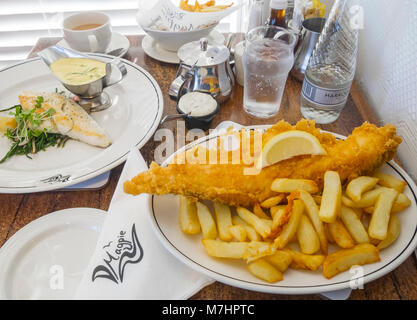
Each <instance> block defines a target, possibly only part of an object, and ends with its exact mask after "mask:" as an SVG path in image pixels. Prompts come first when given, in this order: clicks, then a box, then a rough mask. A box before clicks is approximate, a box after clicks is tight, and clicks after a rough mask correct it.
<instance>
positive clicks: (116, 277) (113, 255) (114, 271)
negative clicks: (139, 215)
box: [91, 224, 143, 284]
mask: <svg viewBox="0 0 417 320" xmlns="http://www.w3.org/2000/svg"><path fill="white" fill-rule="evenodd" d="M103 250H104V251H105V254H104V255H105V258H104V259H103V262H104V263H103V264H101V265H98V266H97V267H96V268H95V269H94V270H93V274H92V279H91V280H92V282H94V281H95V280H97V279H98V278H102V279H108V280H110V281H113V282H114V283H117V284H119V283H122V282H123V279H124V275H125V270H126V266H127V265H128V264H137V263H139V262H140V261H141V260H142V259H143V249H142V246H141V245H140V242H139V239H138V236H137V233H136V227H135V224H133V226H132V230H131V233H130V239H129V237H128V235H127V232H126V231H120V233H119V235H118V236H117V239H116V240H115V241H110V242H109V243H108V244H107V245H105V246H104V247H103Z"/></svg>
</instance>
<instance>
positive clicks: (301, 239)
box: [297, 214, 320, 254]
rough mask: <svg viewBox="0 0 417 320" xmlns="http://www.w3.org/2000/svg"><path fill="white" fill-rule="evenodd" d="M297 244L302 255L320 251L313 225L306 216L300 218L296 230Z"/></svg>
mask: <svg viewBox="0 0 417 320" xmlns="http://www.w3.org/2000/svg"><path fill="white" fill-rule="evenodd" d="M297 239H298V244H299V245H300V249H301V252H302V253H305V254H314V253H316V252H317V251H319V250H320V241H319V237H318V236H317V233H316V231H315V230H314V227H313V225H312V224H311V222H310V220H309V219H308V218H307V217H306V215H304V214H303V215H302V216H301V220H300V224H299V226H298V230H297Z"/></svg>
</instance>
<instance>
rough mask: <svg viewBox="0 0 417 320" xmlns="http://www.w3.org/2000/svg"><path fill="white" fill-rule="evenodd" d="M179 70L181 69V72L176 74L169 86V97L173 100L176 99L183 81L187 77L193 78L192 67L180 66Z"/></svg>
mask: <svg viewBox="0 0 417 320" xmlns="http://www.w3.org/2000/svg"><path fill="white" fill-rule="evenodd" d="M180 68H182V69H181V72H180V73H179V74H177V78H175V80H174V81H173V82H172V83H171V86H170V87H169V95H170V96H171V97H172V98H174V99H178V95H179V93H180V90H181V88H182V87H183V85H184V83H185V81H186V80H187V79H188V78H189V77H192V76H193V74H192V70H193V69H194V66H192V67H189V66H187V65H181V66H180Z"/></svg>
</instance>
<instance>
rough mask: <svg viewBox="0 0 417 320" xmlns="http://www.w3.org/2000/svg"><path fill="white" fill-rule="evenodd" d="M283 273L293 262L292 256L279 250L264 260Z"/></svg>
mask: <svg viewBox="0 0 417 320" xmlns="http://www.w3.org/2000/svg"><path fill="white" fill-rule="evenodd" d="M264 259H265V260H266V261H267V262H269V263H270V264H272V265H273V266H274V267H275V268H277V269H278V270H279V271H281V272H285V270H287V269H288V267H289V266H290V264H291V262H292V255H291V254H290V253H288V252H285V251H282V250H278V251H276V252H275V253H274V254H273V255H271V256H267V257H265V258H264Z"/></svg>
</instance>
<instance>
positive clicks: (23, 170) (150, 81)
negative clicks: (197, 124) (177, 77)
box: [0, 54, 163, 193]
mask: <svg viewBox="0 0 417 320" xmlns="http://www.w3.org/2000/svg"><path fill="white" fill-rule="evenodd" d="M89 55H90V56H91V57H93V58H96V59H98V60H102V61H104V62H109V61H111V60H113V59H114V57H111V56H107V55H103V54H89ZM120 60H121V61H122V62H123V63H124V64H125V66H126V68H127V75H126V77H125V78H124V79H123V81H122V82H120V83H119V84H116V85H114V86H111V87H108V88H106V89H105V92H107V93H108V94H109V95H110V96H111V98H112V101H113V104H112V106H111V107H110V108H108V109H107V110H104V111H101V112H96V113H92V114H91V117H92V118H93V119H94V120H95V122H97V123H98V125H99V126H100V127H101V128H102V129H103V130H104V131H105V132H106V133H107V136H108V137H109V138H110V139H111V141H112V144H111V145H110V146H108V147H107V148H99V147H94V146H91V145H88V144H85V143H82V142H79V141H76V140H69V141H68V142H67V144H66V145H65V147H64V148H55V147H50V148H48V149H46V151H41V152H39V153H37V154H34V155H31V157H32V159H29V158H27V157H25V156H13V157H12V158H10V159H8V160H7V161H6V162H4V163H1V164H0V193H30V192H41V191H48V190H55V189H60V188H63V187H68V186H70V185H74V184H77V183H80V182H83V181H86V180H88V179H91V178H94V177H96V176H98V175H100V174H102V173H104V172H106V171H109V170H110V169H112V168H114V167H116V166H118V165H119V164H121V163H123V162H124V161H125V160H126V157H127V155H128V153H129V150H130V149H131V148H133V147H137V148H141V147H142V146H143V145H144V144H145V143H146V142H147V141H148V140H149V139H150V138H151V137H152V135H153V133H154V132H155V130H156V129H157V127H158V125H159V122H160V119H161V116H162V112H163V97H162V93H161V89H160V88H159V85H158V84H157V82H156V81H155V79H154V78H153V77H152V76H151V75H150V74H149V73H148V72H146V71H145V70H143V69H142V68H141V67H139V66H138V65H136V64H134V63H131V62H129V61H127V60H124V59H120ZM56 89H58V91H66V90H65V89H64V88H63V86H62V84H61V83H60V82H59V81H58V80H57V78H56V77H55V76H54V75H53V74H52V72H51V71H50V69H49V68H48V67H47V66H46V65H45V64H44V63H43V62H42V61H41V60H40V59H39V58H34V59H30V60H25V61H23V62H20V63H18V64H15V65H12V66H9V67H6V68H4V69H2V70H0V109H5V108H8V107H10V106H13V105H16V104H18V103H19V100H18V96H19V95H22V94H23V93H24V92H25V91H30V92H48V93H50V92H55V90H56ZM6 115H8V112H2V113H0V116H6ZM10 146H11V143H10V141H9V140H8V139H7V138H5V137H3V136H0V156H1V158H2V157H3V155H5V154H6V153H7V152H8V151H9V149H10Z"/></svg>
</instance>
